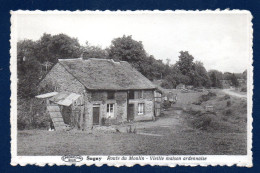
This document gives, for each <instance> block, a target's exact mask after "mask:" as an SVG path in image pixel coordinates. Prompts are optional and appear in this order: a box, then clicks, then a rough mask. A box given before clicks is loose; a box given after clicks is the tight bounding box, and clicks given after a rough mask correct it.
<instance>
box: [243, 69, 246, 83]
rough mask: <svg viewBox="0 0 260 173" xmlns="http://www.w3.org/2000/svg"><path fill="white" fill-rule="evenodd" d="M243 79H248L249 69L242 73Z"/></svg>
mask: <svg viewBox="0 0 260 173" xmlns="http://www.w3.org/2000/svg"><path fill="white" fill-rule="evenodd" d="M242 76H243V79H244V80H245V81H246V80H247V70H245V71H244V72H243V74H242Z"/></svg>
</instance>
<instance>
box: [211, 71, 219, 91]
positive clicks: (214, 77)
mask: <svg viewBox="0 0 260 173" xmlns="http://www.w3.org/2000/svg"><path fill="white" fill-rule="evenodd" d="M220 74H221V72H218V71H216V70H212V71H209V77H210V82H211V87H216V88H222V84H221V82H220V79H221V78H220Z"/></svg>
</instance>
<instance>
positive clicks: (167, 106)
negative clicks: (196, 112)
mask: <svg viewBox="0 0 260 173" xmlns="http://www.w3.org/2000/svg"><path fill="white" fill-rule="evenodd" d="M162 107H163V109H168V108H170V107H171V102H169V101H168V100H165V101H164V102H163V104H162Z"/></svg>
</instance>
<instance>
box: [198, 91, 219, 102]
mask: <svg viewBox="0 0 260 173" xmlns="http://www.w3.org/2000/svg"><path fill="white" fill-rule="evenodd" d="M215 96H216V93H214V92H210V91H209V92H208V94H203V95H201V96H200V98H199V102H200V103H202V102H206V101H208V100H209V99H210V98H211V97H215Z"/></svg>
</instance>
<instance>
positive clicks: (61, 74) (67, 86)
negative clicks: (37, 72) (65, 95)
mask: <svg viewBox="0 0 260 173" xmlns="http://www.w3.org/2000/svg"><path fill="white" fill-rule="evenodd" d="M47 86H49V87H50V86H51V87H53V88H55V91H58V92H61V91H68V92H74V93H83V92H84V89H85V87H84V85H82V84H81V83H80V82H79V81H78V80H77V79H76V78H75V77H74V76H73V75H72V74H70V73H69V72H68V71H67V70H66V69H65V68H64V67H63V65H61V64H60V63H57V64H56V65H55V66H54V67H53V68H52V69H51V70H50V71H49V73H48V74H47V75H46V76H45V77H44V79H43V80H42V81H41V82H40V83H39V88H40V89H42V88H43V89H44V88H46V87H47Z"/></svg>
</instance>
